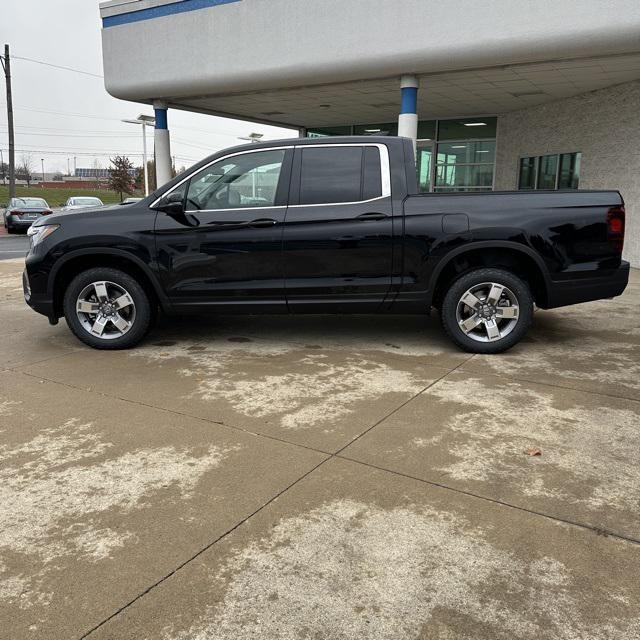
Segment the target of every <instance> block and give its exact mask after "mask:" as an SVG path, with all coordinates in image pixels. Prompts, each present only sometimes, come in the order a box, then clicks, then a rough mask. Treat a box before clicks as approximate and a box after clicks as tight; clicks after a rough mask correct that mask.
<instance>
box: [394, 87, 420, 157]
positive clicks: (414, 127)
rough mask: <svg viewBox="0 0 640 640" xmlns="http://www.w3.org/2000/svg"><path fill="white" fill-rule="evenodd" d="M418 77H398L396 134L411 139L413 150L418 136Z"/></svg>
mask: <svg viewBox="0 0 640 640" xmlns="http://www.w3.org/2000/svg"><path fill="white" fill-rule="evenodd" d="M418 86H419V83H418V78H416V76H409V75H407V76H402V78H400V93H401V104H400V115H399V117H398V135H399V136H402V137H404V138H411V139H412V140H413V150H414V152H415V150H416V140H417V138H418Z"/></svg>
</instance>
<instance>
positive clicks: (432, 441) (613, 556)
mask: <svg viewBox="0 0 640 640" xmlns="http://www.w3.org/2000/svg"><path fill="white" fill-rule="evenodd" d="M20 271H21V262H20V261H18V260H13V261H12V260H8V261H3V262H1V263H0V322H1V323H2V327H3V330H4V331H3V346H2V351H1V353H2V358H1V361H0V367H1V368H2V369H3V371H1V372H0V497H1V499H0V505H1V506H0V629H3V632H4V633H7V634H8V637H11V638H12V639H13V638H16V639H17V638H47V639H49V638H64V639H68V638H81V637H89V638H113V639H116V638H136V639H142V638H149V639H151V638H153V639H157V638H161V639H165V640H173V639H175V640H187V639H188V640H204V639H206V638H234V639H235V638H238V639H241V638H255V637H264V638H272V637H278V638H351V637H353V638H356V637H357V638H362V637H364V638H372V639H378V638H380V639H383V638H384V639H386V638H400V637H402V638H427V637H428V638H435V639H450V638H456V639H458V638H474V639H478V638H487V639H489V638H492V639H493V638H505V639H506V638H509V639H512V638H531V637H538V638H567V639H574V638H575V639H578V638H580V639H582V638H590V639H591V638H606V639H614V638H615V639H616V640H617V639H624V640H626V639H627V638H628V639H632V638H636V637H640V613H639V612H640V587H639V586H638V581H637V575H638V574H639V570H640V544H639V541H640V524H639V522H640V521H639V520H638V515H637V514H638V511H639V507H640V504H639V496H640V491H639V489H640V465H638V464H637V462H636V459H635V452H636V451H637V449H638V444H639V442H638V439H639V437H640V436H639V435H638V433H639V430H638V426H639V425H640V402H639V400H640V386H639V384H640V383H639V382H638V380H640V371H638V364H637V363H638V355H639V353H638V352H639V350H640V316H639V315H638V313H637V312H638V309H639V303H640V277H638V275H639V274H638V273H637V272H634V273H633V275H632V278H633V281H632V284H631V285H630V287H629V288H628V291H627V292H626V293H625V295H624V296H622V297H621V298H618V299H616V300H614V301H602V302H597V303H591V304H587V305H582V306H576V307H570V308H567V309H558V310H555V311H549V312H539V313H537V314H536V317H535V322H534V327H533V328H532V330H531V333H530V335H529V336H528V338H527V339H526V340H525V341H523V343H522V344H521V345H519V346H518V347H516V348H515V349H513V350H512V351H511V352H509V353H507V354H504V355H501V356H496V357H491V358H489V357H478V356H474V357H470V356H469V354H464V353H461V352H459V351H457V350H456V349H455V348H454V347H452V346H451V345H450V344H449V343H448V342H447V341H446V340H445V339H444V337H443V336H442V334H441V331H440V329H439V327H438V324H437V321H436V319H435V318H432V319H429V320H427V319H423V318H414V317H411V318H410V317H397V318H395V317H384V318H371V317H351V318H344V317H342V318H316V317H301V318H288V317H245V318H237V317H219V318H198V319H195V320H186V319H184V320H173V321H166V320H165V321H162V322H161V323H160V325H159V326H158V327H157V328H156V329H155V330H154V331H153V332H152V333H151V334H150V335H149V337H148V339H147V340H146V341H145V343H144V344H143V345H141V346H140V347H139V348H138V349H135V350H131V351H126V352H116V353H108V352H97V351H92V350H90V349H88V348H85V347H84V346H82V345H81V344H79V343H78V342H77V341H76V340H75V339H74V338H73V336H71V335H70V333H69V332H68V330H67V328H66V326H65V325H64V322H61V323H60V324H59V325H58V326H56V327H51V326H49V325H48V324H47V322H46V319H44V318H42V317H39V316H37V315H36V314H34V313H33V312H31V311H30V310H29V309H27V308H26V306H25V305H24V302H23V301H22V298H21V288H20V280H19V276H20ZM531 448H538V449H540V451H541V453H542V455H540V456H529V455H527V454H526V453H525V451H527V450H529V449H531Z"/></svg>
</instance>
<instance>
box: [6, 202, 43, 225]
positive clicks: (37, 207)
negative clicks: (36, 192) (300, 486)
mask: <svg viewBox="0 0 640 640" xmlns="http://www.w3.org/2000/svg"><path fill="white" fill-rule="evenodd" d="M50 213H51V207H49V205H48V204H47V201H46V200H45V199H44V198H11V200H9V202H8V204H7V206H6V208H5V211H4V214H3V222H4V226H5V229H6V230H7V231H8V232H9V233H15V232H16V231H18V230H19V229H24V230H25V231H26V230H27V229H28V228H29V227H30V226H31V225H32V223H34V222H35V221H36V220H38V218H40V217H42V216H46V215H49V214H50Z"/></svg>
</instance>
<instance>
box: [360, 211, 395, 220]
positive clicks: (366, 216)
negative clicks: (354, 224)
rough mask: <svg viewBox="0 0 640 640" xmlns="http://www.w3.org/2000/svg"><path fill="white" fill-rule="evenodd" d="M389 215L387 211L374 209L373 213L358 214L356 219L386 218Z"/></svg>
mask: <svg viewBox="0 0 640 640" xmlns="http://www.w3.org/2000/svg"><path fill="white" fill-rule="evenodd" d="M388 217H389V216H388V215H387V214H386V213H377V212H375V211H372V212H371V213H363V214H362V215H359V216H356V220H384V219H385V218H388Z"/></svg>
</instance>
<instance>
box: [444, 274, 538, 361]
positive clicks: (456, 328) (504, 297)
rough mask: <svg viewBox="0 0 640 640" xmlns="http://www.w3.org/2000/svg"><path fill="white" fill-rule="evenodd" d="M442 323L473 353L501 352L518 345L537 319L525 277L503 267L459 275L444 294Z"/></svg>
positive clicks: (456, 341) (460, 344)
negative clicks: (534, 315)
mask: <svg viewBox="0 0 640 640" xmlns="http://www.w3.org/2000/svg"><path fill="white" fill-rule="evenodd" d="M441 318H442V325H443V327H444V330H445V331H446V333H447V334H448V336H449V337H450V338H451V339H452V340H453V341H454V342H455V343H456V344H457V345H458V346H459V347H461V348H462V349H464V350H465V351H470V352H472V353H500V352H502V351H506V350H507V349H510V348H511V347H512V346H513V345H515V344H517V343H518V342H519V341H520V340H521V339H522V338H523V337H524V335H525V334H526V333H527V331H528V329H529V326H530V325H531V320H532V318H533V297H532V295H531V291H530V290H529V287H528V285H527V283H526V282H524V280H522V279H520V278H519V277H518V276H515V275H514V274H513V273H510V272H509V271H504V270H502V269H476V270H475V271H471V272H470V273H466V274H465V275H463V276H461V277H460V278H458V279H457V280H456V281H455V282H454V283H453V284H452V285H451V287H450V288H449V291H448V292H447V294H446V295H445V297H444V301H443V303H442V309H441Z"/></svg>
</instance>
